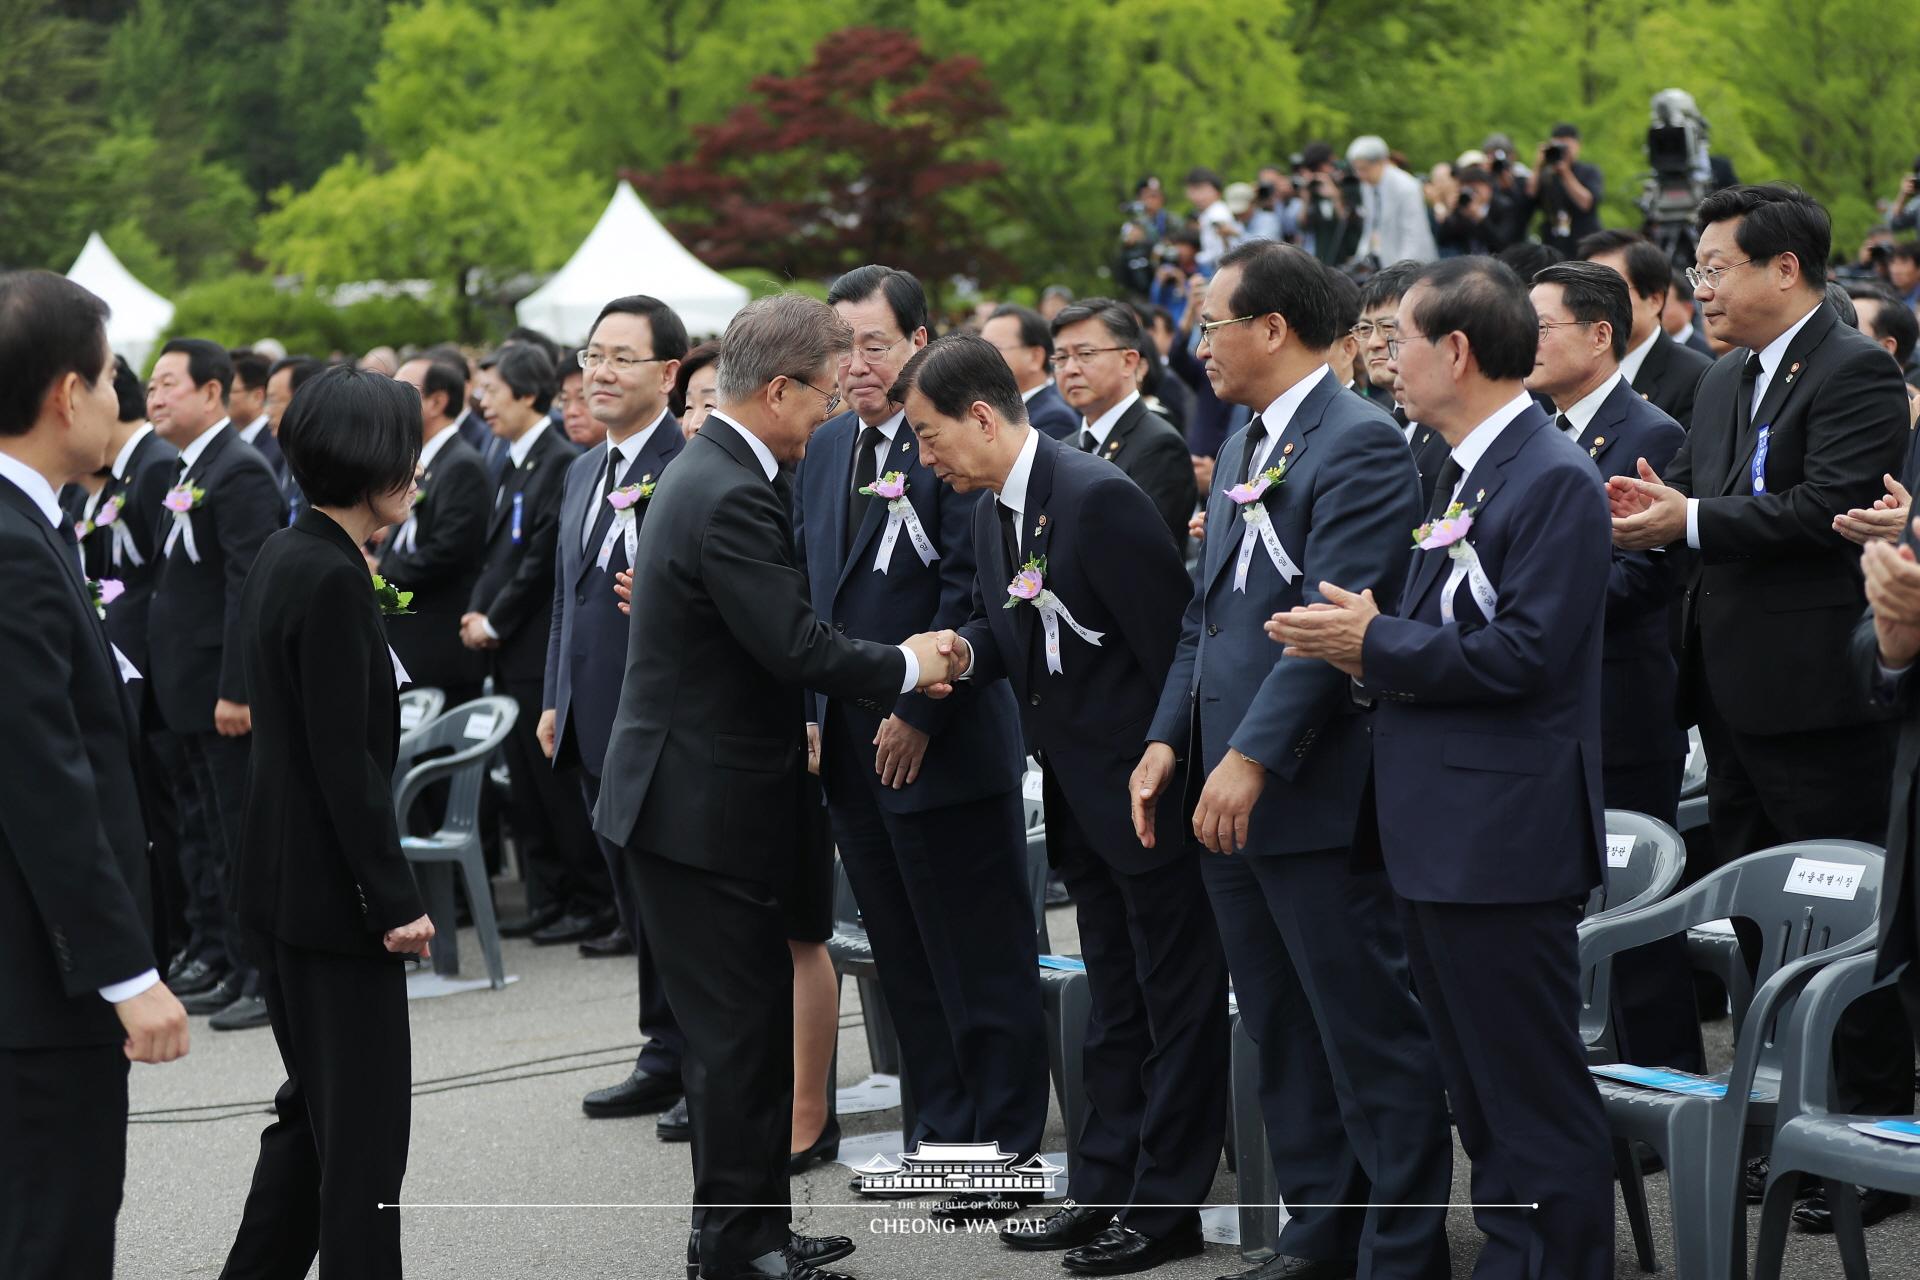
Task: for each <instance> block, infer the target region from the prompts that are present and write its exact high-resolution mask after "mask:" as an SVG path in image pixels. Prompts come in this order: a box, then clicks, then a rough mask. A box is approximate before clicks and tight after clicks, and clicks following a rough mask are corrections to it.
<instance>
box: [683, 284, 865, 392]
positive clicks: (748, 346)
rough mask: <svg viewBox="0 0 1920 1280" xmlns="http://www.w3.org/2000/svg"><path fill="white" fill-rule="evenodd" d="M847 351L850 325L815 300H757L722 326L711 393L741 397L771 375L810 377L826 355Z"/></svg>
mask: <svg viewBox="0 0 1920 1280" xmlns="http://www.w3.org/2000/svg"><path fill="white" fill-rule="evenodd" d="M852 349H853V328H852V326H851V325H849V324H848V323H847V322H846V321H845V320H842V319H841V318H840V317H839V315H838V314H837V313H836V312H835V311H834V309H833V308H832V307H830V306H828V305H827V304H826V303H824V302H821V301H820V300H818V299H817V298H809V297H807V296H806V295H805V294H801V293H777V294H774V295H773V296H772V297H768V298H760V299H757V300H755V301H753V302H749V303H748V304H747V305H746V306H744V307H742V308H741V309H740V311H739V312H738V314H736V315H735V316H734V317H733V319H732V321H730V322H729V323H728V325H727V336H726V338H725V339H724V340H723V341H722V344H721V353H720V363H719V366H718V369H717V371H716V374H715V391H716V392H717V393H718V394H719V397H720V399H721V400H723V401H727V400H746V399H749V398H751V397H752V396H754V395H757V394H758V393H759V391H760V388H762V387H764V386H766V385H767V384H768V383H769V382H772V381H773V380H774V379H775V378H778V377H783V376H784V377H788V378H812V377H813V376H814V375H815V373H816V372H817V371H818V370H819V368H820V366H821V365H822V364H824V363H826V361H827V358H828V357H829V356H838V355H841V354H843V353H844V352H847V351H851V350H852Z"/></svg>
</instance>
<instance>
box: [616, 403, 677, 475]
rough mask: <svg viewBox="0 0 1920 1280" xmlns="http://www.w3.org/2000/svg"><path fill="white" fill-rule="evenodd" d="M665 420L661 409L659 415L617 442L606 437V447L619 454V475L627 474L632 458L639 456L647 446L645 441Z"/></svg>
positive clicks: (665, 413) (665, 416)
mask: <svg viewBox="0 0 1920 1280" xmlns="http://www.w3.org/2000/svg"><path fill="white" fill-rule="evenodd" d="M666 420H667V411H666V410H665V409H662V410H661V411H660V416H659V417H657V418H655V419H654V420H653V421H652V422H649V423H648V424H647V425H646V426H644V427H642V428H640V429H639V430H638V431H636V432H634V433H633V434H632V435H630V436H628V437H627V438H626V439H625V440H622V441H621V442H620V443H619V444H615V443H614V442H613V439H612V437H608V439H607V447H608V448H609V449H612V450H614V451H616V452H617V453H619V455H620V472H619V474H620V475H622V476H624V475H626V474H627V468H628V467H630V466H632V465H633V460H634V459H635V458H637V457H639V456H640V451H641V450H642V449H644V448H646V447H647V441H649V440H651V439H653V433H654V432H656V431H658V430H659V429H660V424H661V423H663V422H665V421H666Z"/></svg>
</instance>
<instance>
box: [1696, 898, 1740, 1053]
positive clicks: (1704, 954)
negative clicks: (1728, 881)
mask: <svg viewBox="0 0 1920 1280" xmlns="http://www.w3.org/2000/svg"><path fill="white" fill-rule="evenodd" d="M1687 965H1688V967H1689V968H1692V969H1695V970H1698V971H1699V972H1701V973H1706V974H1711V975H1712V976H1713V977H1715V978H1717V979H1719V980H1720V985H1721V986H1723V987H1725V988H1726V989H1727V1005H1728V1007H1729V1008H1731V1009H1732V1010H1733V1034H1734V1035H1736V1036H1737V1035H1739V1034H1740V1028H1741V1026H1743V1025H1744V1024H1745V1023H1746V1020H1747V1009H1748V1007H1749V1006H1751V1005H1752V1004H1753V974H1752V973H1750V972H1748V970H1747V957H1746V956H1745V955H1744V954H1743V953H1742V952H1741V950H1740V939H1739V937H1738V936H1737V935H1736V934H1735V933H1734V932H1733V928H1732V926H1731V925H1727V924H1725V923H1724V922H1722V921H1717V920H1710V921H1708V922H1707V923H1706V924H1705V925H1703V926H1696V927H1694V928H1692V929H1689V930H1687Z"/></svg>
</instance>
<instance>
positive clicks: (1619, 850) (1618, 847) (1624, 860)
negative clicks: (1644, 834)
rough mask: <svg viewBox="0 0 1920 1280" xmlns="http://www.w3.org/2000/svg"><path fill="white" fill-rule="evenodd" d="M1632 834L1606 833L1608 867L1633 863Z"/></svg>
mask: <svg viewBox="0 0 1920 1280" xmlns="http://www.w3.org/2000/svg"><path fill="white" fill-rule="evenodd" d="M1633 844H1634V840H1633V837H1632V836H1617V835H1614V834H1613V833H1611V832H1609V833H1608V834H1607V865H1608V866H1610V867H1630V866H1632V865H1633Z"/></svg>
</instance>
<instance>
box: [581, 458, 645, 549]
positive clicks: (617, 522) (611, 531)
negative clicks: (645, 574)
mask: <svg viewBox="0 0 1920 1280" xmlns="http://www.w3.org/2000/svg"><path fill="white" fill-rule="evenodd" d="M651 497H653V473H652V472H651V471H649V472H648V473H647V474H646V475H644V476H641V477H640V483H639V484H623V485H621V486H620V487H619V488H618V489H615V490H614V491H613V492H612V493H609V494H608V495H607V505H608V506H610V507H612V508H613V523H612V524H611V525H609V526H608V527H607V536H606V537H605V538H603V539H601V541H600V554H599V555H598V556H597V557H596V558H595V559H594V562H593V567H594V568H596V569H599V570H601V571H602V572H605V571H606V567H607V563H608V562H609V561H611V560H612V559H613V544H614V543H615V541H618V540H624V541H625V542H626V544H627V565H628V567H629V568H631V567H632V565H633V558H634V552H635V551H637V550H638V549H639V547H640V510H639V509H640V504H641V503H643V502H645V501H647V500H648V499H649V498H651Z"/></svg>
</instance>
